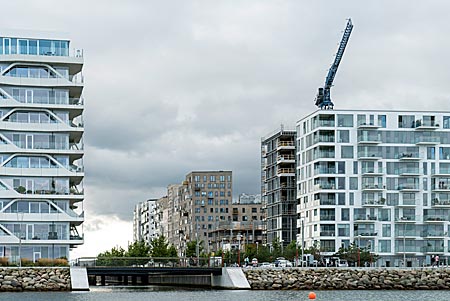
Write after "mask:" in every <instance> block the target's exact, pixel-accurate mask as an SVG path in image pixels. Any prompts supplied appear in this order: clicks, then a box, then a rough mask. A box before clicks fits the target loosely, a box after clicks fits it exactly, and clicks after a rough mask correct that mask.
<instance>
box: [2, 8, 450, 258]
mask: <svg viewBox="0 0 450 301" xmlns="http://www.w3.org/2000/svg"><path fill="white" fill-rule="evenodd" d="M0 1H1V5H2V11H3V17H2V18H0V28H4V29H17V30H21V29H23V30H38V31H53V32H65V33H67V34H68V36H69V38H70V39H71V41H72V42H71V47H74V48H82V49H83V51H84V59H85V61H84V63H85V64H84V67H83V75H84V78H85V88H84V98H85V118H84V124H85V157H84V164H85V180H84V187H85V201H84V204H83V209H84V211H85V217H86V221H85V223H84V225H83V232H84V234H85V244H84V245H83V246H81V247H78V248H77V249H75V250H74V251H73V252H72V254H71V256H72V257H79V256H96V255H97V254H98V253H99V252H102V251H105V250H107V249H110V248H111V247H113V246H122V247H126V246H127V244H128V243H130V242H131V241H132V215H133V208H134V205H135V204H136V203H138V202H141V201H144V200H146V199H150V198H159V197H162V196H164V195H165V194H166V187H167V185H168V184H172V183H181V181H182V180H183V179H184V177H185V175H186V174H187V173H189V172H190V171H192V170H232V171H233V189H234V195H235V196H237V195H238V194H240V193H243V192H245V193H259V190H260V142H261V137H264V136H266V135H267V134H268V133H270V132H273V131H275V130H277V129H279V128H280V126H281V124H283V125H284V127H285V128H286V129H294V127H295V122H296V121H297V120H299V119H300V118H302V117H303V116H305V115H307V114H309V113H311V112H313V111H315V110H316V107H315V106H314V98H315V94H316V92H317V88H318V87H320V86H323V83H324V80H325V76H326V73H327V70H328V68H329V67H330V65H331V63H332V61H333V59H334V54H335V53H336V50H337V47H338V44H339V41H340V39H341V37H342V32H343V30H344V28H345V25H346V19H347V18H349V17H351V18H352V21H353V23H354V28H353V32H352V35H351V37H350V41H349V44H348V46H347V49H346V52H345V54H344V57H343V60H342V62H341V65H340V67H339V70H338V73H337V75H336V78H335V81H334V87H333V88H332V91H331V96H332V100H333V102H334V104H335V109H399V110H406V109H413V110H449V109H450V93H449V92H450V85H449V83H450V60H449V58H448V54H449V53H450V39H449V38H448V34H449V32H450V22H448V16H449V12H450V2H449V1H447V0H429V1H419V0H397V1H392V0H377V1H373V0H366V1H362V0H342V1H333V0H327V1H325V0H315V1H311V0H309V1H306V0H271V1H267V0H240V1H237V0H222V1H215V0H203V1H194V0H191V1H189V0H184V1H182V0H180V1H175V0H173V1H172V0H164V1H153V0H145V1H144V0H127V1H120V0H95V1H92V0H77V1H63V0H39V1H31V0H28V1H26V0H14V1H9V0H0Z"/></svg>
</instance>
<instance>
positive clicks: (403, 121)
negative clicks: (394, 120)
mask: <svg viewBox="0 0 450 301" xmlns="http://www.w3.org/2000/svg"><path fill="white" fill-rule="evenodd" d="M414 125H415V124H414V115H399V116H398V127H399V128H413V127H414Z"/></svg>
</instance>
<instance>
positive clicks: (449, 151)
mask: <svg viewBox="0 0 450 301" xmlns="http://www.w3.org/2000/svg"><path fill="white" fill-rule="evenodd" d="M439 159H441V160H450V147H440V148H439Z"/></svg>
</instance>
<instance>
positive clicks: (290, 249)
mask: <svg viewBox="0 0 450 301" xmlns="http://www.w3.org/2000/svg"><path fill="white" fill-rule="evenodd" d="M296 254H297V242H296V241H295V240H292V241H291V242H290V243H289V244H288V245H287V246H286V248H284V257H286V258H287V259H289V260H294V259H295V256H296Z"/></svg>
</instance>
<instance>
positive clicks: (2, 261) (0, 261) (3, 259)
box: [0, 257, 9, 267]
mask: <svg viewBox="0 0 450 301" xmlns="http://www.w3.org/2000/svg"><path fill="white" fill-rule="evenodd" d="M8 265H9V262H8V258H7V257H0V266H2V267H7V266H8Z"/></svg>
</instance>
